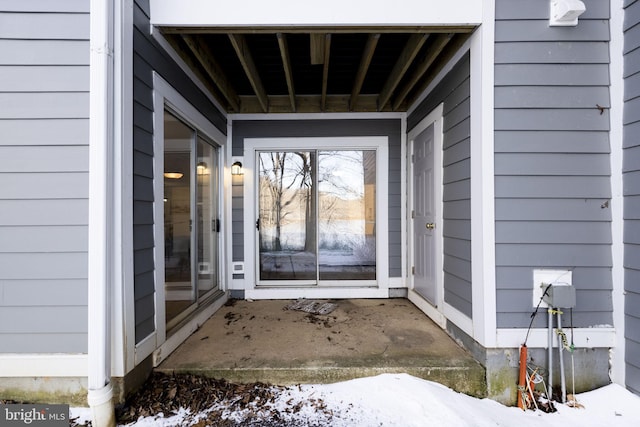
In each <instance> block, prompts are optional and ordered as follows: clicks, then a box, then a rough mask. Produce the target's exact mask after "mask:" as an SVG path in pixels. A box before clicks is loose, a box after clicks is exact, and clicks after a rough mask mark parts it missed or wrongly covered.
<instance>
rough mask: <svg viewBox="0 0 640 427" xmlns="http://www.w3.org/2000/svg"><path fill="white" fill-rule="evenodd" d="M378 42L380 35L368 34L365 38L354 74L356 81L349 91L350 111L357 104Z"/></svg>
mask: <svg viewBox="0 0 640 427" xmlns="http://www.w3.org/2000/svg"><path fill="white" fill-rule="evenodd" d="M378 40H380V34H369V37H368V38H367V44H366V45H365V47H364V51H363V52H362V58H361V59H360V65H359V66H358V72H357V73H356V80H355V82H354V84H353V89H352V90H351V107H350V110H353V109H354V108H355V106H356V104H357V103H358V96H359V95H360V90H361V89H362V84H363V83H364V78H365V77H366V76H367V71H368V70H369V65H371V58H373V54H374V52H375V51H376V46H377V45H378Z"/></svg>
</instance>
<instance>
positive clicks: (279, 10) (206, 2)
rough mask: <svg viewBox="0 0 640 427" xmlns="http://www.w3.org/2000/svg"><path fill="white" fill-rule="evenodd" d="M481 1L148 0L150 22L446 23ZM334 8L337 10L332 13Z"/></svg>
mask: <svg viewBox="0 0 640 427" xmlns="http://www.w3.org/2000/svg"><path fill="white" fill-rule="evenodd" d="M483 3H486V1H478V0H456V1H455V2H443V1H440V0H396V1H395V2H394V3H393V6H390V4H389V2H388V1H387V0H350V1H347V2H345V1H343V0H325V1H324V2H322V3H309V2H301V1H298V0H280V1H278V3H277V6H276V5H274V4H273V3H271V2H255V1H250V0H236V1H234V2H222V3H221V2H212V1H210V0H190V1H189V7H185V6H184V1H182V0H151V1H150V9H151V24H152V25H170V26H238V27H241V26H296V27H300V26H317V25H330V26H351V25H354V26H362V25H369V26H374V25H384V26H404V25H411V26H413V25H420V26H427V25H428V26H430V25H437V26H447V25H474V24H480V23H481V21H482V18H483V15H482V4H483ZM337 11H339V13H337Z"/></svg>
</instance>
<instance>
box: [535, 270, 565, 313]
mask: <svg viewBox="0 0 640 427" xmlns="http://www.w3.org/2000/svg"><path fill="white" fill-rule="evenodd" d="M548 285H552V287H560V286H565V287H567V286H568V287H571V288H573V286H572V285H573V284H572V271H571V270H547V269H540V270H533V299H532V306H533V307H534V308H535V307H537V306H538V303H540V298H542V293H543V292H544V290H545V289H546V288H547V286H548ZM549 290H550V291H551V288H549ZM561 292H562V291H561V290H557V291H556V296H557V297H558V298H560V293H561ZM567 292H573V293H574V305H575V290H573V291H567ZM547 301H548V299H543V301H542V303H541V304H540V307H548V306H549V305H548V304H547ZM562 302H563V303H564V301H562ZM556 307H558V306H557V305H556ZM563 308H569V307H563Z"/></svg>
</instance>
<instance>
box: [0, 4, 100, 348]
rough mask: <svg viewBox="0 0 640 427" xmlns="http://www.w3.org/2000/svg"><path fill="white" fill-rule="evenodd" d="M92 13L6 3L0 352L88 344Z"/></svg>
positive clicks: (1, 41) (2, 18)
mask: <svg viewBox="0 0 640 427" xmlns="http://www.w3.org/2000/svg"><path fill="white" fill-rule="evenodd" d="M88 12H89V2H79V1H71V0H69V1H57V2H45V1H40V2H25V1H24V0H5V1H3V2H2V4H0V353H44V352H46V353H57V352H59V353H85V352H86V351H87V224H88V163H89V154H88V140H89V93H88V91H89V41H88V40H89V14H88Z"/></svg>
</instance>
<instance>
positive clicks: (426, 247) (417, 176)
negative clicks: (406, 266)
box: [412, 124, 438, 306]
mask: <svg viewBox="0 0 640 427" xmlns="http://www.w3.org/2000/svg"><path fill="white" fill-rule="evenodd" d="M434 188H435V186H434V125H433V124H431V125H430V126H429V127H428V128H427V129H425V130H424V131H422V132H421V133H420V134H418V136H417V137H416V138H415V139H414V140H413V214H412V216H413V243H414V248H413V263H414V278H413V288H414V290H415V291H416V292H417V293H418V294H420V295H421V296H422V297H423V298H425V299H426V300H427V301H429V302H430V303H431V304H432V305H434V306H437V305H438V302H437V287H436V268H435V227H436V223H435V218H436V212H435V209H436V204H435V200H434Z"/></svg>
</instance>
